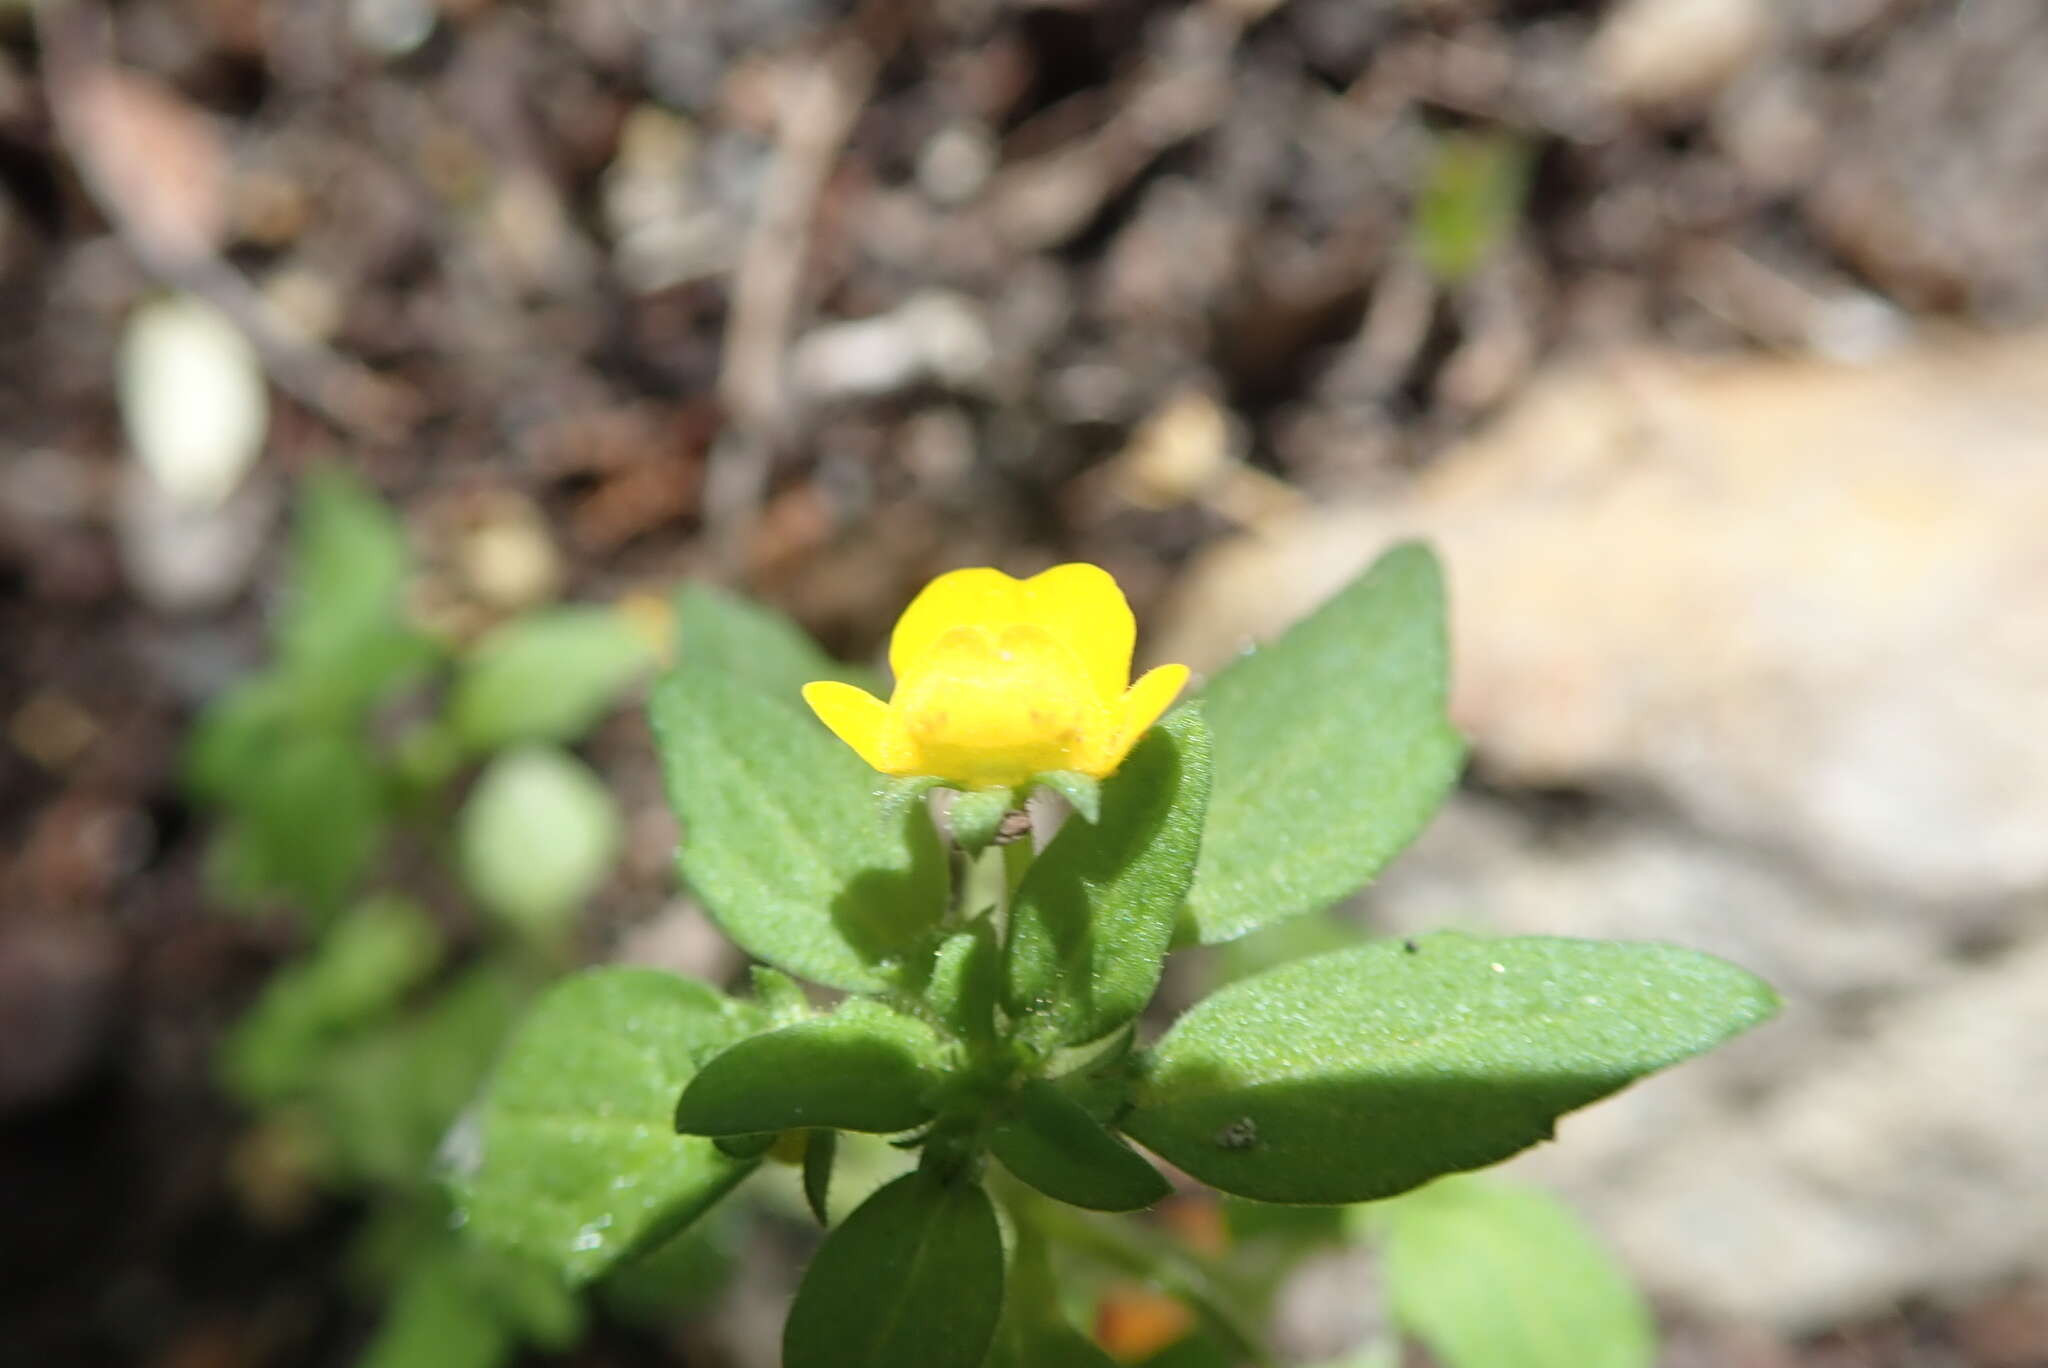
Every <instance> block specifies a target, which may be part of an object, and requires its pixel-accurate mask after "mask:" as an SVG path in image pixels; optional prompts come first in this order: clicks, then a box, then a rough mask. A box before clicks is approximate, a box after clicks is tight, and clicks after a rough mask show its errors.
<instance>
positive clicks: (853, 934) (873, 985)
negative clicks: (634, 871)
mask: <svg viewBox="0 0 2048 1368" xmlns="http://www.w3.org/2000/svg"><path fill="white" fill-rule="evenodd" d="M650 714H651V716H652V719H653V722H654V732H655V739H656V742H657V744H658V746H659V748H660V751H661V758H662V765H663V769H664V772H665V774H666V776H667V780H668V793H669V802H670V804H671V805H672V806H673V807H674V808H675V810H676V815H677V816H678V817H680V818H681V819H682V823H683V848H682V854H681V856H680V857H679V858H680V863H681V867H682V872H683V877H684V879H686V880H687V881H688V882H689V884H690V886H691V888H693V889H694V890H696V893H697V896H698V897H700V898H701V899H703V901H704V904H705V906H706V907H707V908H708V909H709V910H710V912H711V914H712V916H713V917H715V918H716V919H717V920H718V923H719V925H721V926H722V927H724V928H725V930H726V933H727V934H728V935H730V936H731V937H732V938H733V939H734V940H735V941H737V942H739V944H740V945H741V946H742V947H743V948H745V949H746V950H747V951H748V952H750V953H752V954H754V955H756V956H758V957H760V958H761V959H764V960H767V961H769V962H770V963H771V964H775V965H777V966H779V967H780V968H783V969H787V970H789V971H790V972H791V973H795V974H801V975H803V976H804V977H805V978H809V979H814V980H816V981H817V982H819V983H826V984H830V985H832V986H833V987H837V988H846V989H851V990H854V991H857V992H880V991H884V990H886V989H888V988H889V987H891V986H892V985H893V984H895V983H896V982H898V981H899V980H900V979H902V978H904V977H906V976H908V977H912V978H917V979H921V978H922V970H923V968H924V967H925V966H924V960H925V959H926V958H928V956H929V955H930V951H931V945H932V942H933V940H934V939H935V934H934V931H935V928H936V926H937V923H938V920H939V917H940V916H941V914H942V913H943V912H944V910H945V901H946V863H945V855H944V852H943V851H942V850H941V849H940V846H939V842H938V836H937V833H936V832H935V831H934V830H933V828H932V823H931V819H930V817H929V815H928V814H927V813H926V812H925V811H923V809H922V808H921V807H920V806H916V805H913V806H910V807H907V808H904V809H902V810H901V811H900V812H898V813H897V814H896V816H895V817H894V818H893V819H890V820H887V821H885V820H884V819H883V818H882V817H881V816H880V815H879V812H878V808H879V805H878V804H877V803H876V801H875V796H874V795H875V791H876V788H877V784H876V776H875V774H874V772H873V771H871V770H870V769H869V768H868V767H867V766H866V765H865V764H863V763H862V762H861V760H860V758H859V757H858V756H856V755H855V754H854V753H853V752H852V751H851V750H849V749H847V747H846V746H844V745H843V744H841V743H840V742H839V741H838V740H837V739H836V738H835V737H833V736H832V735H831V734H830V733H828V732H827V731H825V729H824V728H823V727H820V726H818V725H817V724H816V723H815V722H813V721H812V720H811V719H810V718H809V717H806V716H804V715H803V714H801V713H800V712H798V711H797V710H796V708H795V707H792V706H789V705H786V704H783V703H780V702H777V701H775V700H774V699H772V698H769V697H767V696H765V695H763V694H761V693H759V692H757V691H755V690H754V689H752V688H749V687H748V686H747V685H746V684H744V683H743V682H741V681H740V680H738V679H736V678H734V677H732V676H729V675H726V674H722V673H720V672H718V671H716V670H713V669H711V668H709V667H707V666H701V665H699V666H693V665H685V666H683V667H682V668H681V669H679V670H677V671H675V672H674V673H673V674H671V675H670V676H669V677H668V678H667V679H666V680H664V681H662V683H661V684H660V685H659V686H658V687H657V688H656V689H655V692H654V698H653V701H652V703H651V704H650ZM913 962H914V963H913Z"/></svg>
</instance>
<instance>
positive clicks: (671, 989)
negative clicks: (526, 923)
mask: <svg viewBox="0 0 2048 1368" xmlns="http://www.w3.org/2000/svg"><path fill="white" fill-rule="evenodd" d="M758 1021H759V1014H758V1012H757V1011H756V1010H755V1009H754V1008H752V1007H750V1006H747V1005H746V1004H742V1003H737V1002H733V1001H732V1000H730V999H728V998H725V997H722V996H721V995H719V994H718V993H717V992H714V991H713V990H712V989H710V988H708V987H706V986H704V985H703V984H701V983H696V982H693V981H692V980H689V979H682V978H677V977H676V976H675V975H673V974H666V973H662V972H661V971H659V970H654V969H596V970H590V971H587V972H585V973H582V974H579V975H576V976H575V977H572V978H568V979H565V980H563V981H562V982H561V983H559V984H557V985H556V986H555V987H554V988H552V989H550V990H549V991H548V993H547V994H546V995H545V996H543V997H542V998H541V999H540V1001H539V1002H538V1003H536V1004H535V1006H534V1008H533V1011H532V1012H531V1013H530V1014H529V1015H528V1017H527V1019H526V1020H525V1021H524V1022H523V1023H522V1024H521V1026H520V1027H519V1029H518V1031H517V1032H516V1033H515V1034H514V1035H513V1037H512V1041H511V1043H510V1044H509V1045H508V1046H507V1048H506V1051H505V1056H504V1059H503V1062H502V1063H500V1065H499V1066H498V1070H497V1076H496V1078H495V1080H494V1081H493V1083H492V1086H491V1090H490V1093H489V1096H488V1098H487V1099H486V1101H485V1104H484V1109H483V1115H482V1120H481V1126H482V1129H481V1134H480V1137H479V1144H480V1147H481V1153H480V1156H479V1158H478V1161H477V1164H476V1167H475V1169H474V1170H473V1171H472V1172H470V1173H468V1174H466V1175H460V1176H458V1180H457V1186H458V1190H459V1194H460V1200H461V1203H462V1209H463V1212H464V1214H465V1216H466V1218H467V1223H468V1225H469V1226H470V1228H471V1229H473V1230H474V1231H475V1232H476V1233H477V1234H479V1235H480V1236H482V1237H483V1238H485V1239H487V1240H490V1241H492V1242H495V1243H497V1244H500V1245H502V1246H504V1247H506V1248H509V1249H511V1250H514V1251H516V1252H519V1253H521V1254H524V1255H526V1256H528V1257H530V1258H533V1259H537V1260H539V1261H541V1262H543V1263H545V1264H547V1265H549V1266H550V1267H553V1268H556V1269H558V1270H559V1271H560V1272H561V1274H562V1276H563V1277H565V1278H566V1279H568V1280H569V1281H571V1282H576V1283H581V1282H587V1281H589V1280H590V1279H591V1278H594V1277H596V1276H597V1275H598V1274H600V1273H602V1272H604V1271H605V1270H606V1269H608V1268H610V1267H611V1266H612V1265H613V1264H615V1263H617V1262H618V1261H619V1260H620V1259H622V1258H625V1257H626V1256H628V1255H630V1254H633V1253H635V1252H637V1251H639V1250H642V1249H645V1248H647V1247H649V1246H651V1245H653V1244H656V1243H658V1242H660V1241H662V1240H665V1239H667V1238H669V1237H670V1236H672V1235H674V1234H675V1233H676V1232H677V1231H679V1230H681V1229H682V1228H683V1227H684V1226H686V1225H687V1224H689V1222H690V1221H691V1220H692V1219H694V1218H695V1217H696V1216H698V1215H700V1214H701V1213H702V1212H703V1211H704V1210H705V1209H706V1208H707V1207H709V1206H710V1205H711V1204H712V1203H713V1202H715V1201H716V1200H717V1199H718V1198H720V1197H722V1196H724V1195H725V1193H726V1191H727V1190H728V1189H730V1188H731V1187H732V1185H733V1184H734V1183H736V1182H738V1181H739V1180H740V1179H741V1178H743V1177H745V1176H746V1174H747V1172H748V1171H749V1170H750V1169H751V1168H752V1164H750V1163H745V1162H740V1161H735V1160H733V1159H730V1158H728V1157H727V1156H725V1155H724V1154H722V1153H720V1152H719V1151H718V1149H717V1148H716V1147H714V1146H713V1145H712V1144H711V1142H710V1141H708V1140H700V1139H696V1138H693V1137H690V1136H678V1135H677V1134H676V1133H675V1128H674V1126H673V1124H672V1122H671V1116H672V1114H673V1112H674V1110H675V1103H676V1097H677V1096H678V1095H679V1094H680V1093H681V1092H682V1090H683V1088H684V1086H685V1085H686V1084H688V1083H689V1081H690V1079H691V1077H692V1076H693V1075H694V1074H695V1073H696V1069H697V1060H698V1059H699V1058H700V1057H702V1056H703V1055H705V1054H707V1053H709V1052H711V1051H714V1050H717V1049H719V1048H720V1047H722V1046H724V1045H727V1044H729V1043H730V1042H732V1041H734V1040H737V1039H739V1038H740V1037H741V1036H742V1035H743V1034H745V1032H747V1031H748V1030H749V1029H751V1028H753V1027H755V1026H756V1025H757V1024H758Z"/></svg>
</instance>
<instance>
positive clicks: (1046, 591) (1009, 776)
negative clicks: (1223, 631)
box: [804, 564, 1188, 788]
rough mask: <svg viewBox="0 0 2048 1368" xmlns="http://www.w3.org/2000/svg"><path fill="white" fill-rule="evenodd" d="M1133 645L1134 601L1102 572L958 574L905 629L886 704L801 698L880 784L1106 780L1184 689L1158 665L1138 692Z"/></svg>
mask: <svg viewBox="0 0 2048 1368" xmlns="http://www.w3.org/2000/svg"><path fill="white" fill-rule="evenodd" d="M1136 637H1137V624H1136V622H1135V621H1134V620H1133V619H1132V617H1131V606H1130V604H1129V603H1127V602H1125V601H1124V595H1123V591H1122V590H1121V589H1118V588H1117V587H1116V581H1115V580H1113V579H1111V578H1110V577H1109V573H1108V572H1107V571H1105V570H1103V569H1101V568H1100V567H1098V566H1093V565H1080V564H1075V565H1056V566H1054V567H1053V568H1052V569H1050V570H1047V571H1046V572H1045V573H1043V574H1040V575H1033V576H1032V577H1031V578H1030V579H1027V580H1017V579H1012V578H1010V577H1009V576H1008V575H1006V574H1004V573H1003V572H1002V571H1000V570H989V569H975V570H955V571H953V572H952V573H951V574H947V575H941V576H939V577H938V578H937V579H935V580H933V581H932V582H931V583H930V584H928V585H926V586H925V588H924V592H923V593H921V594H919V595H918V596H917V597H916V598H915V599H913V600H911V604H910V606H909V607H908V608H906V609H904V610H903V616H902V617H901V618H900V619H898V620H897V623H896V632H895V635H893V636H892V637H890V639H889V668H890V669H891V670H892V671H894V672H895V675H896V691H895V692H894V693H893V694H891V695H890V698H889V701H888V702H887V703H884V702H883V701H882V700H881V699H879V698H876V697H875V696H874V695H873V694H870V693H868V692H866V691H865V690H862V689H856V688H854V687H853V686H852V685H850V684H839V683H833V682H822V683H816V684H806V685H804V701H805V702H806V703H808V704H810V705H811V711H813V712H815V713H817V715H818V718H819V720H820V721H822V722H824V724H825V725H826V726H828V727H830V728H831V729H832V730H833V732H834V733H835V734H837V736H838V737H839V739H840V740H842V741H844V742H845V743H846V744H847V745H849V746H851V747H853V748H854V750H855V751H857V752H859V754H860V758H861V759H863V760H865V761H867V762H868V763H869V764H870V765H873V766H874V767H875V768H876V769H878V770H880V771H881V772H882V773H884V774H894V775H935V776H937V777H938V778H940V779H944V780H946V781H947V782H949V783H954V784H959V785H961V786H963V787H966V788H998V787H1015V786H1017V785H1020V784H1022V783H1024V782H1025V781H1026V780H1028V779H1030V778H1031V777H1032V776H1033V775H1035V774H1046V773H1050V772H1052V771H1054V770H1075V771H1078V772H1080V773H1082V774H1087V775H1092V776H1094V777H1095V778H1098V779H1100V778H1103V777H1105V776H1107V775H1109V774H1112V773H1114V772H1115V770H1116V767H1117V766H1118V765H1120V764H1122V763H1123V759H1124V756H1126V755H1128V754H1129V753H1130V750H1131V747H1132V746H1133V745H1135V744H1136V743H1137V740H1138V738H1139V737H1140V736H1142V735H1144V733H1145V729H1146V728H1147V727H1150V726H1151V725H1152V724H1153V723H1154V722H1155V721H1157V720H1158V718H1159V715H1160V714H1161V713H1163V712H1165V711H1166V707H1167V705H1168V704H1169V703H1171V702H1173V700H1174V696H1175V695H1176V694H1178V693H1179V692H1180V690H1181V686H1182V685H1183V684H1185V683H1186V682H1187V678H1188V667H1187V666H1185V665H1161V666H1160V667H1159V668H1158V669H1156V670H1150V671H1147V672H1146V674H1145V675H1144V677H1143V678H1141V679H1139V680H1138V681H1137V682H1136V683H1135V684H1132V683H1130V678H1131V647H1132V644H1133V642H1134V641H1135V640H1136ZM1126 685H1129V687H1125V686H1126Z"/></svg>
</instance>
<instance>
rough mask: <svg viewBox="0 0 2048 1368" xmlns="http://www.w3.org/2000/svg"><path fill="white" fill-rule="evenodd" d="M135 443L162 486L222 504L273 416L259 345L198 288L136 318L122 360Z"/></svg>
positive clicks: (176, 495)
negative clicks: (197, 292) (196, 292)
mask: <svg viewBox="0 0 2048 1368" xmlns="http://www.w3.org/2000/svg"><path fill="white" fill-rule="evenodd" d="M116 372H117V375H116V379H117V397H118V399H119V402H120V407H121V419H122V425H123V426H124V427H125V428H126V429H127V433H128V444H129V447H130V449H131V450H132V451H133V452H134V453H135V456H136V458H137V459H138V460H139V461H141V462H142V465H143V467H144V468H145V469H146V470H147V471H148V472H149V474H150V476H151V477H152V478H153V479H154V481H155V482H156V484H157V486H158V487H159V488H160V489H161V490H162V491H163V493H164V494H165V495H166V496H168V497H169V498H171V499H173V500H175V501H176V502H178V503H180V504H183V505H186V506H188V507H192V508H195V509H204V508H209V507H216V506H218V505H219V504H220V503H221V502H222V501H223V500H225V499H226V498H227V497H228V495H229V494H231V493H233V492H234V490H235V487H236V486H237V485H239V484H241V482H242V479H243V477H244V476H246V475H247V474H248V473H249V468H250V467H251V466H252V465H254V464H255V462H256V457H257V456H258V454H260V453H261V451H262V449H263V439H264V435H265V433H266V432H267V431H268V429H269V425H270V396H269V392H268V391H267V390H266V389H265V387H264V382H263V367H262V363H261V362H260V361H259V360H258V358H257V355H256V349H255V347H253V346H252V345H250V342H249V339H248V338H246V337H244V336H243V335H242V332H241V330H240V329H239V328H237V327H236V326H235V325H234V323H233V322H232V321H230V320H229V319H228V318H227V316H226V315H224V314H222V313H221V312H220V311H219V310H218V309H216V308H214V307H213V306H212V305H211V304H208V303H206V302H205V301H204V300H202V299H199V298H197V297H196V296H192V295H171V296H168V297H165V298H162V299H157V300H153V301H151V302H150V303H147V304H144V305H143V306H142V307H141V308H139V309H137V310H136V311H135V313H134V314H133V315H132V316H131V317H130V318H129V320H128V326H127V328H126V330H125V331H124V332H123V333H122V336H121V348H120V353H119V357H118V359H117V362H116Z"/></svg>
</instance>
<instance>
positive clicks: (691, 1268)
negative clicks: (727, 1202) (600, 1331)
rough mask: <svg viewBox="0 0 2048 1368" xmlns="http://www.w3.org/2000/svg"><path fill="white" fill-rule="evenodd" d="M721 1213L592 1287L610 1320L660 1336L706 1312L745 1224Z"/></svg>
mask: <svg viewBox="0 0 2048 1368" xmlns="http://www.w3.org/2000/svg"><path fill="white" fill-rule="evenodd" d="M737 1206H738V1204H737V1203H735V1204H734V1206H733V1207H725V1208H721V1209H720V1210H717V1211H714V1212H711V1213H709V1214H708V1215H706V1216H705V1218H704V1219H703V1220H701V1221H698V1222H697V1223H696V1224H695V1225H693V1226H691V1227H690V1228H689V1229H688V1230H685V1231H684V1232H683V1233H682V1234H680V1235H678V1236H676V1237H675V1238H674V1239H672V1240H670V1241H668V1242H667V1243H665V1244H663V1245H661V1246H660V1247H659V1248H657V1249H652V1250H649V1251H648V1252H647V1253H645V1254H643V1255H641V1256H640V1257H639V1258H637V1259H634V1260H632V1261H630V1262H628V1263H625V1264H622V1265H620V1267H619V1268H618V1269H616V1270H615V1271H614V1272H613V1273H612V1274H611V1275H610V1276H609V1277H607V1278H606V1279H605V1280H604V1281H603V1282H601V1283H599V1284H598V1285H597V1295H598V1297H599V1298H600V1299H601V1300H602V1301H603V1303H604V1307H605V1310H606V1311H607V1312H609V1313H610V1314H611V1315H613V1316H615V1317H617V1318H619V1319H621V1320H624V1321H627V1322H629V1323H631V1324H633V1325H637V1326H642V1327H644V1328H646V1329H649V1330H657V1331H665V1330H669V1329H671V1328H673V1327H674V1325H675V1323H676V1322H677V1321H678V1320H680V1319H682V1318H684V1317H687V1316H692V1315H697V1314H701V1313H702V1312H703V1311H705V1310H706V1309H708V1308H709V1307H710V1305H711V1303H712V1301H713V1299H714V1298H716V1297H717V1296H718V1295H719V1293H720V1292H722V1291H723V1290H724V1288H725V1286H726V1284H727V1283H729V1282H730V1281H731V1280H732V1273H733V1266H734V1263H735V1262H736V1255H737V1254H738V1246H739V1244H740V1239H739V1231H740V1229H741V1228H742V1227H743V1225H744V1224H746V1221H745V1217H744V1215H743V1213H741V1212H740V1211H738V1210H736V1209H735V1208H736V1207H737Z"/></svg>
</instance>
